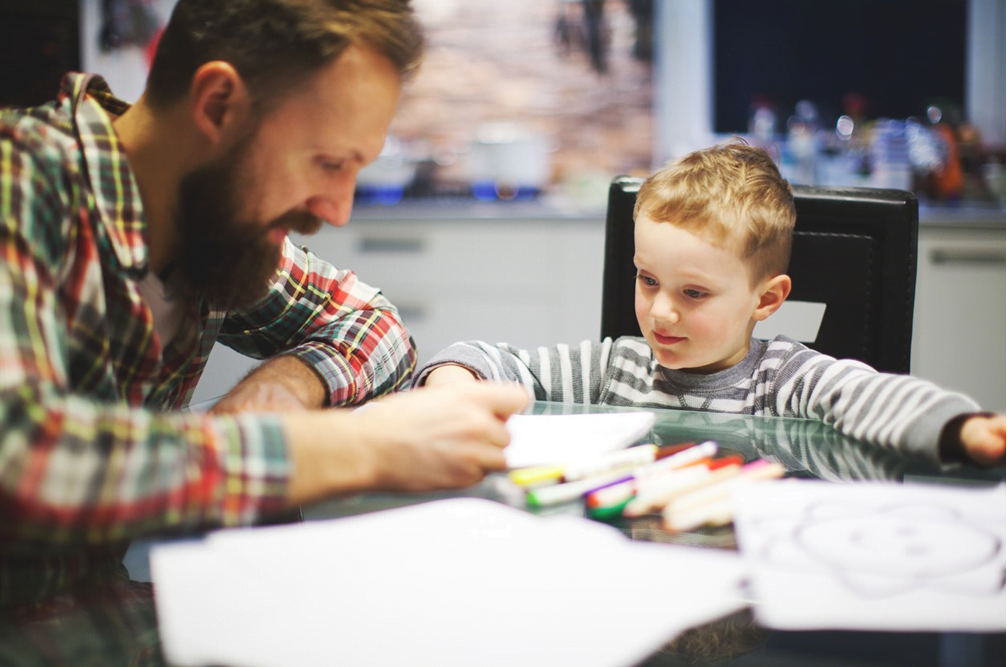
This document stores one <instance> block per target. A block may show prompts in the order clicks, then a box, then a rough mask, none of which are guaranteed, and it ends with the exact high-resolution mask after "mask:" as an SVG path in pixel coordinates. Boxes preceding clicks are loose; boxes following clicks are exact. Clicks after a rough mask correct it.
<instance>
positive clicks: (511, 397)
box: [465, 382, 531, 421]
mask: <svg viewBox="0 0 1007 667" xmlns="http://www.w3.org/2000/svg"><path fill="white" fill-rule="evenodd" d="M465 393H466V394H468V395H470V396H472V398H473V399H474V400H475V401H476V402H477V403H479V404H480V405H483V406H485V407H487V408H489V409H490V410H491V411H492V412H493V414H495V415H496V416H497V418H499V419H502V420H505V421H506V420H507V418H508V417H510V416H511V415H512V414H514V413H515V412H520V411H521V410H524V409H525V408H526V407H528V403H529V402H530V400H531V399H530V398H529V396H528V392H527V391H526V390H525V388H524V387H522V386H521V385H519V384H513V383H504V382H480V383H478V384H472V385H467V386H466V387H465Z"/></svg>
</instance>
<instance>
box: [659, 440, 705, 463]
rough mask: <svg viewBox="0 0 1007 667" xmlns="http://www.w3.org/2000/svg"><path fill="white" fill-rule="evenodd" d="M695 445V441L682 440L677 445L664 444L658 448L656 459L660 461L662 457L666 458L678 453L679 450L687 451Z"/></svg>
mask: <svg viewBox="0 0 1007 667" xmlns="http://www.w3.org/2000/svg"><path fill="white" fill-rule="evenodd" d="M695 446H696V443H694V442H680V443H679V444H677V445H662V446H661V447H660V448H658V450H657V456H655V457H654V460H656V461H660V460H661V459H666V458H668V457H669V456H671V455H672V454H678V453H679V452H682V451H685V450H686V449H689V448H690V447H695Z"/></svg>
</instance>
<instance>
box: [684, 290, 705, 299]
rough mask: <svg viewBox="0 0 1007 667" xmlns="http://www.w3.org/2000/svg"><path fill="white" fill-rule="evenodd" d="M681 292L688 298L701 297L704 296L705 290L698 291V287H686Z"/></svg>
mask: <svg viewBox="0 0 1007 667" xmlns="http://www.w3.org/2000/svg"><path fill="white" fill-rule="evenodd" d="M683 293H684V294H685V296H687V297H689V298H690V299H702V298H703V297H704V296H706V292H700V291H699V290H698V289H687V290H684V292H683Z"/></svg>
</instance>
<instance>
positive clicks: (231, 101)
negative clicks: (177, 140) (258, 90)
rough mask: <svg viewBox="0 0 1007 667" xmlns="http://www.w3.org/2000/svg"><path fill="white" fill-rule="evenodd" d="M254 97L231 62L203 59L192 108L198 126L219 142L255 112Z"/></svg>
mask: <svg viewBox="0 0 1007 667" xmlns="http://www.w3.org/2000/svg"><path fill="white" fill-rule="evenodd" d="M251 106H252V100H251V98H250V96H249V94H248V88H247V86H245V82H244V80H243V79H242V78H241V75H240V74H238V71H237V70H236V69H234V66H233V65H231V64H230V63H227V62H224V61H221V60H214V61H211V62H208V63H203V64H202V65H201V66H200V67H199V69H197V70H196V73H195V74H193V75H192V83H191V85H190V88H189V110H190V113H191V116H192V121H193V123H194V124H195V126H196V129H197V130H198V131H199V133H200V134H202V135H203V136H204V137H205V138H206V139H207V141H209V142H210V143H211V144H213V145H216V144H219V143H221V142H222V141H226V139H227V138H228V137H229V136H231V135H232V134H233V132H234V129H235V128H238V127H241V126H243V125H244V123H245V121H246V120H247V119H248V118H249V116H250V114H251Z"/></svg>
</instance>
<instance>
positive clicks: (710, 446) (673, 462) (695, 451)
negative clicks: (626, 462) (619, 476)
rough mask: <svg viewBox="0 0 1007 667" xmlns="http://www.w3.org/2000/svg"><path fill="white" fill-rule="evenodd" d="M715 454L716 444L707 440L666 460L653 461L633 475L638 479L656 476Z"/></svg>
mask: <svg viewBox="0 0 1007 667" xmlns="http://www.w3.org/2000/svg"><path fill="white" fill-rule="evenodd" d="M716 454H717V443H715V442H714V441H713V440H707V441H706V442H703V443H700V444H698V445H694V446H692V447H689V448H688V449H685V450H682V451H680V452H677V453H675V454H672V455H671V456H668V457H667V458H663V459H660V460H658V461H654V462H653V463H649V464H647V465H645V466H643V467H642V468H640V469H638V470H637V471H635V473H634V474H635V475H636V476H638V477H647V476H650V475H656V474H658V473H662V472H666V471H668V470H676V469H678V468H682V467H685V466H687V465H689V464H690V463H695V462H696V461H701V460H703V459H706V458H710V457H712V456H715V455H716Z"/></svg>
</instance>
